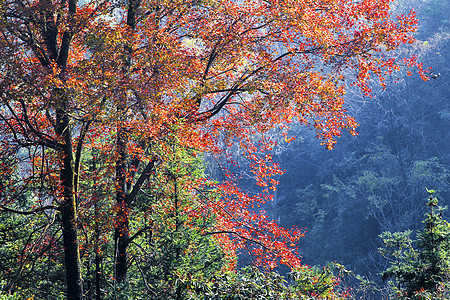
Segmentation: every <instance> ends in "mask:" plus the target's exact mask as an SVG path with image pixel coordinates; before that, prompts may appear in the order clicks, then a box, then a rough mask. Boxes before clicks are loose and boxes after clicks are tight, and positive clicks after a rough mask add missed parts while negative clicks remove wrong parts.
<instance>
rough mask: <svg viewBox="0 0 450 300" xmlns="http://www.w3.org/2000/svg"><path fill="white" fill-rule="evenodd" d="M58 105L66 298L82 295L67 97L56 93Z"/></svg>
mask: <svg viewBox="0 0 450 300" xmlns="http://www.w3.org/2000/svg"><path fill="white" fill-rule="evenodd" d="M57 97H58V100H59V101H60V103H59V105H60V107H59V108H58V109H57V128H56V129H57V133H58V135H59V136H60V137H61V138H62V139H63V141H64V143H63V146H62V148H63V149H61V151H60V164H61V167H60V168H61V169H60V180H61V185H62V200H61V205H60V209H61V215H62V217H61V222H62V229H63V239H64V262H65V267H66V278H67V298H68V299H69V300H72V299H73V300H75V299H82V298H83V285H82V280H81V262H80V252H79V248H78V234H77V206H76V201H75V195H74V169H73V155H72V137H71V132H70V128H69V117H68V115H67V112H66V109H67V99H66V98H65V97H64V96H63V95H58V96H57Z"/></svg>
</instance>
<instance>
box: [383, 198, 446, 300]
mask: <svg viewBox="0 0 450 300" xmlns="http://www.w3.org/2000/svg"><path fill="white" fill-rule="evenodd" d="M427 191H428V193H429V195H430V197H429V199H428V202H427V206H428V207H429V208H430V212H429V213H428V214H427V218H426V219H425V221H424V223H425V228H424V229H423V230H421V231H419V232H418V233H417V238H416V239H415V240H413V239H411V238H410V235H411V231H406V232H396V233H390V232H385V233H383V234H382V235H381V236H380V237H381V238H382V239H383V242H384V244H385V246H384V247H382V248H380V249H379V251H380V253H381V254H382V255H383V256H384V257H386V258H387V259H388V260H389V264H390V266H389V268H387V269H386V270H385V271H383V272H382V273H381V275H382V278H383V280H387V279H389V278H393V279H394V280H395V283H397V284H396V285H395V286H396V287H395V286H394V285H393V286H392V287H393V294H395V295H400V296H398V297H397V296H394V298H399V299H448V298H447V297H449V296H450V255H449V251H450V224H449V223H448V222H447V221H445V220H444V219H443V218H442V212H441V211H442V210H444V208H441V207H439V206H438V200H437V198H436V197H434V196H433V195H434V194H435V191H434V190H428V189H427Z"/></svg>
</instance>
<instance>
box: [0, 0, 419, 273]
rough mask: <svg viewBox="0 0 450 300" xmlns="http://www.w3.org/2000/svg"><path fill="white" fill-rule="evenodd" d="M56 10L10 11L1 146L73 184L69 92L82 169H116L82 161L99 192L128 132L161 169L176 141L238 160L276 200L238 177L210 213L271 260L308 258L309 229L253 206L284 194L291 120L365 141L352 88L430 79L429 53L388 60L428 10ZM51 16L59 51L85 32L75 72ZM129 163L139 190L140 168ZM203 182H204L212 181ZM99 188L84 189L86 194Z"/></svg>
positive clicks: (192, 5) (136, 148)
mask: <svg viewBox="0 0 450 300" xmlns="http://www.w3.org/2000/svg"><path fill="white" fill-rule="evenodd" d="M45 3H47V4H45ZM45 3H44V2H42V1H34V2H33V1H31V6H30V7H28V8H23V7H22V6H20V3H19V2H17V1H15V0H9V1H7V2H5V3H4V4H2V9H4V11H5V12H6V13H5V14H3V15H2V17H1V18H2V23H1V24H2V25H0V26H1V27H0V31H1V33H2V40H1V46H2V47H1V50H0V60H1V61H2V63H3V62H4V67H3V68H4V70H5V71H7V73H8V76H3V75H0V76H1V77H0V87H1V88H2V90H3V91H4V94H2V107H6V108H7V109H6V108H5V109H2V110H0V114H1V116H2V117H3V118H1V119H0V128H1V129H0V130H1V131H0V135H2V136H5V137H7V139H8V141H9V143H2V144H0V146H1V147H3V148H5V149H7V150H11V147H15V146H17V145H18V147H22V148H24V149H31V150H33V151H34V150H35V149H39V147H42V148H45V150H43V151H44V152H45V151H47V152H51V153H46V154H45V156H42V157H39V156H32V157H31V158H30V159H29V160H28V161H27V162H26V163H27V164H29V166H30V168H29V169H32V168H34V169H33V170H39V171H41V173H42V176H41V177H40V178H39V180H41V181H43V182H45V184H46V185H48V186H49V189H51V190H52V191H55V190H59V189H60V184H61V183H60V182H59V181H58V180H57V179H56V176H55V174H57V165H58V164H57V161H58V156H57V155H55V154H54V153H53V152H52V151H54V150H56V149H57V145H60V144H62V143H68V142H69V141H63V140H62V139H61V137H60V136H59V135H58V134H57V133H56V132H55V128H56V127H55V125H56V124H55V120H56V119H57V114H60V113H61V112H60V110H61V107H60V106H58V105H59V104H58V103H56V101H55V99H56V98H57V97H55V95H59V93H62V94H63V95H64V97H67V99H68V101H67V107H64V108H63V111H64V112H63V113H64V114H65V115H66V116H67V117H68V118H69V119H70V126H69V127H68V128H66V130H71V131H73V132H74V134H73V137H72V141H70V142H71V143H73V144H74V145H78V144H79V145H80V147H81V146H83V145H84V147H85V148H82V149H84V150H83V151H81V155H82V156H83V159H81V161H82V162H83V163H84V162H86V161H88V160H89V159H91V156H90V155H91V152H96V155H98V156H101V157H102V160H103V164H104V165H103V167H104V171H103V172H97V173H95V174H94V175H93V173H92V172H91V173H90V172H89V171H88V168H87V167H83V166H82V167H81V175H80V176H81V177H82V178H81V180H82V181H84V182H82V183H83V184H84V186H85V187H86V186H89V184H87V183H89V180H90V178H91V179H92V178H95V179H96V181H98V182H101V184H100V183H99V184H98V186H101V189H102V190H103V192H104V193H105V194H108V193H111V189H114V187H115V185H114V183H113V180H112V179H111V178H110V177H111V175H108V174H111V173H114V171H113V170H114V167H115V164H116V162H117V157H116V156H115V154H114V143H115V142H116V141H117V137H116V135H117V128H118V127H121V128H124V130H125V131H126V134H127V145H126V151H127V155H128V158H129V159H134V160H135V161H136V160H141V161H142V162H147V161H148V160H149V159H150V156H151V155H153V154H157V155H159V156H160V157H162V158H163V159H162V160H161V161H164V159H165V160H168V158H167V156H165V155H166V154H167V153H170V152H171V151H173V150H171V148H170V147H171V146H172V145H173V144H171V143H172V142H173V141H172V140H171V138H172V137H174V138H175V140H176V143H177V145H179V147H181V148H183V149H196V150H197V151H198V152H199V153H209V154H211V155H212V156H214V157H216V158H220V159H222V158H224V159H225V161H226V162H224V161H222V163H223V164H224V165H225V164H227V163H229V164H230V165H231V167H232V168H234V166H233V164H236V163H248V166H249V173H250V174H251V176H252V178H253V179H254V180H255V182H256V184H257V185H258V186H259V187H262V190H263V194H260V195H257V196H250V195H249V194H247V193H245V192H244V191H242V190H240V189H239V188H238V184H237V182H236V181H234V180H236V177H239V176H238V175H237V176H232V175H230V174H231V171H230V172H228V171H227V170H225V173H226V174H227V175H226V176H225V178H224V181H223V182H222V183H221V184H217V185H216V188H217V189H219V191H220V192H221V193H222V198H221V201H215V202H213V203H209V204H206V206H207V207H208V208H211V209H213V211H214V213H215V214H216V216H217V218H218V228H217V230H218V231H223V232H227V233H228V234H229V236H228V237H225V233H223V234H218V235H217V236H218V239H222V240H223V241H224V243H226V245H234V246H233V247H234V248H233V250H230V253H231V252H233V251H234V250H235V249H237V248H239V247H243V246H244V245H245V244H246V243H247V242H248V243H250V244H252V245H253V246H254V247H253V250H252V251H253V252H254V254H256V256H257V257H259V258H258V259H260V261H259V262H261V263H262V262H263V261H269V260H272V261H275V260H281V261H282V262H284V263H286V264H289V265H292V266H293V265H297V264H298V263H299V261H298V258H296V257H295V255H294V252H293V251H292V250H290V247H289V245H291V244H295V241H296V240H297V239H298V237H299V236H300V235H301V233H299V232H298V231H288V230H284V229H281V228H279V227H278V226H277V225H276V224H275V223H273V222H271V221H267V220H266V219H265V218H264V217H263V215H262V214H257V213H255V212H254V211H253V209H254V207H258V206H260V205H262V204H263V203H264V202H265V201H268V200H270V199H271V197H272V196H271V192H272V191H275V189H276V184H277V177H278V176H280V175H281V174H282V170H281V167H282V166H281V167H280V166H278V164H277V163H275V162H274V155H273V151H274V150H275V149H276V147H277V142H278V141H280V140H281V139H283V138H284V140H285V141H286V142H287V143H289V142H290V141H292V140H293V137H290V136H289V135H288V133H287V132H288V129H289V126H290V124H291V123H292V122H293V121H295V120H296V119H297V120H298V121H300V122H301V123H302V124H304V125H307V126H311V127H313V128H314V129H315V130H316V132H317V136H318V138H319V139H320V140H321V143H322V144H324V145H325V146H326V148H327V149H332V148H333V146H334V145H335V143H336V138H337V137H339V136H340V135H341V134H342V132H343V131H344V130H347V131H349V132H350V133H351V134H353V135H354V134H356V132H355V130H356V127H357V123H356V121H355V120H354V118H352V117H351V116H349V115H348V114H347V111H346V109H345V103H344V97H345V93H346V89H347V85H346V82H345V81H347V82H348V83H350V84H353V85H356V86H358V87H359V88H360V89H361V91H362V92H363V93H364V94H365V95H370V93H371V88H370V84H371V83H372V78H373V77H375V78H377V79H378V80H379V81H380V84H381V85H384V78H385V77H386V76H387V75H389V74H391V73H392V72H393V71H395V70H398V69H399V68H400V67H401V66H402V65H403V64H405V65H406V66H407V67H417V68H418V69H419V73H420V74H421V76H425V75H424V72H423V70H422V66H421V65H420V64H419V63H417V61H416V59H415V57H412V58H407V59H404V60H400V61H399V60H398V59H397V58H394V57H391V56H387V55H385V54H382V52H383V53H384V52H385V51H390V50H393V49H395V48H397V47H398V46H399V45H401V44H405V43H411V42H413V37H412V33H413V32H414V31H415V28H416V26H417V21H416V19H415V14H414V12H410V14H408V15H400V16H396V17H393V16H392V15H391V14H390V12H389V8H390V3H391V1H387V0H363V1H357V2H355V1H352V0H320V1H315V2H308V1H301V0H294V1H250V0H249V1H238V2H236V1H220V0H219V1H212V2H205V3H203V2H202V3H201V5H200V4H199V3H198V2H197V1H181V2H179V1H167V2H163V3H159V4H158V6H157V7H156V6H155V3H154V2H152V1H140V8H139V10H138V12H137V13H138V16H137V17H136V20H134V21H136V22H135V23H136V24H135V26H130V25H129V24H130V22H128V21H129V20H127V18H128V17H130V16H127V14H126V11H125V10H124V9H123V8H120V9H119V8H117V9H115V10H114V11H115V12H116V15H114V16H112V15H111V14H110V11H111V10H112V9H113V7H112V5H110V4H109V3H107V2H102V3H97V2H94V1H93V2H88V3H86V4H85V5H83V6H82V7H79V8H78V9H77V12H76V14H74V15H73V16H72V17H73V18H72V19H70V18H69V17H68V12H67V8H66V7H61V6H55V7H53V6H52V5H53V4H52V2H51V1H47V2H45ZM44 4H45V7H43V5H44ZM50 4H52V5H50ZM5 5H6V6H5ZM44 8H45V9H44ZM44 11H48V12H49V14H50V15H51V18H50V19H48V18H47V17H48V16H45V14H44V13H43V12H44ZM15 15H20V16H21V17H20V18H18V17H14V16H15ZM58 16H59V17H58ZM46 18H47V19H46ZM69 19H70V20H69ZM46 22H49V23H48V24H50V23H51V24H52V26H56V27H55V28H57V32H56V35H57V38H56V40H57V41H58V43H57V44H56V46H58V47H59V46H60V44H61V40H62V35H63V32H65V31H66V30H67V29H68V28H71V29H72V30H73V39H72V42H71V45H70V51H69V58H68V62H67V66H65V67H64V68H62V67H61V65H60V64H59V63H58V60H57V59H56V58H54V57H53V56H52V53H51V52H52V51H53V50H51V49H50V48H49V47H48V46H49V43H48V41H47V40H46V39H48V38H47V37H46V35H45V34H46V33H47V34H50V32H48V31H46V29H45V28H44V27H42V26H41V25H40V24H46ZM52 57H53V58H52ZM349 70H350V72H349ZM424 78H425V77H424ZM4 104H5V105H6V106H3V105H4ZM27 118H28V120H27ZM87 123H89V124H91V125H90V126H89V128H88V130H87V132H85V134H86V138H85V140H84V141H82V138H81V133H80V132H81V130H82V128H86V127H85V124H87ZM83 143H84V144H83ZM147 146H149V149H151V151H150V150H148V149H147ZM150 146H151V147H150ZM49 149H53V150H49ZM147 150H148V151H147ZM150 152H153V153H150ZM127 163H128V165H131V166H132V167H129V168H128V170H127V172H125V173H126V175H125V176H126V177H127V180H128V181H129V182H130V184H131V183H132V182H133V175H135V174H137V173H139V171H140V169H139V168H138V167H136V166H135V165H132V164H131V163H130V162H127ZM2 170H3V172H5V174H6V173H10V172H12V171H11V170H10V168H7V167H2ZM158 172H161V171H159V170H158ZM33 174H35V173H33ZM33 174H31V175H30V174H29V175H30V178H32V177H33V176H34V175H33ZM90 176H91V177H90ZM108 176H109V177H108ZM33 178H34V177H33ZM203 180H204V181H201V182H198V181H196V182H195V183H193V185H194V186H197V187H198V186H200V185H201V184H205V183H207V182H208V180H207V179H206V178H204V179H203ZM155 188H156V187H155ZM186 189H189V187H188V186H187V187H186ZM90 193H91V192H90V190H89V189H86V190H80V191H78V194H79V196H80V197H83V195H84V196H85V197H87V198H89V195H91V194H90ZM86 195H88V196H86ZM192 210H193V211H195V209H192ZM103 218H105V217H103ZM105 223H107V222H106V221H105ZM227 239H228V240H227ZM224 245H225V244H224Z"/></svg>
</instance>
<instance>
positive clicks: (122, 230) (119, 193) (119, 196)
mask: <svg viewBox="0 0 450 300" xmlns="http://www.w3.org/2000/svg"><path fill="white" fill-rule="evenodd" d="M139 4H140V0H129V2H128V13H127V27H128V28H127V31H128V33H130V34H131V33H132V32H133V31H134V30H135V27H136V11H137V8H138V7H139ZM132 51H133V46H132V45H131V44H128V42H127V44H125V45H124V52H123V57H122V59H123V69H122V73H123V76H124V78H127V77H128V76H129V71H130V66H131V57H132ZM126 100H127V96H126V94H125V93H124V94H123V96H122V98H121V99H119V103H118V105H117V113H118V114H119V115H120V118H121V120H120V121H119V127H118V130H117V141H116V155H117V158H116V159H117V160H116V189H117V190H116V204H117V215H116V228H115V233H114V240H115V249H114V253H115V256H114V257H115V279H116V281H117V282H120V283H123V282H126V278H127V269H128V257H127V256H128V253H127V249H128V243H129V238H130V233H129V218H128V213H129V205H128V203H127V194H128V192H129V191H128V190H129V188H130V184H131V182H128V180H127V161H126V159H127V153H126V151H127V149H126V148H127V143H128V138H127V132H126V128H124V127H123V124H122V121H123V118H124V114H125V111H126Z"/></svg>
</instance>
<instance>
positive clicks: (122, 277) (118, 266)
mask: <svg viewBox="0 0 450 300" xmlns="http://www.w3.org/2000/svg"><path fill="white" fill-rule="evenodd" d="M119 106H120V105H119ZM116 143H117V144H116V153H117V154H116V155H117V160H116V189H117V191H116V202H117V215H116V228H115V234H114V241H115V249H114V251H115V278H116V280H117V282H125V281H126V278H127V268H128V266H127V264H128V262H127V261H128V259H127V255H128V254H127V248H128V240H129V237H130V233H129V220H128V211H129V208H128V204H127V202H126V195H127V192H128V191H127V178H126V171H127V170H126V145H127V137H126V132H125V129H124V128H122V127H120V128H119V130H118V134H117V142H116Z"/></svg>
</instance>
